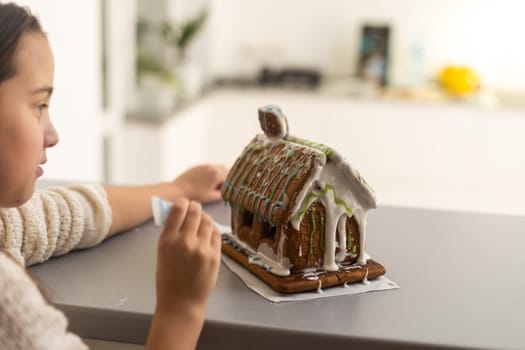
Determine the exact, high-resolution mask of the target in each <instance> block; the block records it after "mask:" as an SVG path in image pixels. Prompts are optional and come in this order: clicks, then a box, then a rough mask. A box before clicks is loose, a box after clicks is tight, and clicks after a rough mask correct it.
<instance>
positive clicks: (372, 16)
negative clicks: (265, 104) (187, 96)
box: [210, 0, 525, 92]
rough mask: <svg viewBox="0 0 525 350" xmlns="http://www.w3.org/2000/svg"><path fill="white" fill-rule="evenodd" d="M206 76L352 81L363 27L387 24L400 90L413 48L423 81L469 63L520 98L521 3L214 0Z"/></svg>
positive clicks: (524, 83)
mask: <svg viewBox="0 0 525 350" xmlns="http://www.w3.org/2000/svg"><path fill="white" fill-rule="evenodd" d="M211 4H212V9H213V11H212V18H211V21H210V26H212V29H211V32H212V33H213V48H212V51H211V57H210V60H211V63H210V64H211V70H212V74H213V75H215V76H228V75H237V76H238V75H240V74H245V75H248V76H250V75H254V74H255V73H256V69H258V68H260V64H261V63H268V64H274V65H286V64H294V65H303V66H311V67H316V68H319V69H321V70H322V71H324V72H326V73H327V74H351V73H353V72H354V69H355V67H356V62H357V52H358V47H359V29H360V26H361V25H362V24H363V23H372V24H374V23H377V24H389V25H390V26H391V28H392V30H393V32H392V45H391V48H392V52H391V53H392V59H391V65H392V66H391V68H392V75H391V78H392V81H393V83H394V84H405V83H407V80H408V78H409V76H410V74H411V69H413V66H411V63H412V59H413V58H412V57H413V56H412V54H411V50H412V49H413V47H414V45H415V44H418V45H422V46H423V48H424V60H423V66H426V69H427V72H428V75H429V76H430V75H432V74H435V73H436V72H437V71H438V70H439V69H440V68H441V67H442V66H443V65H445V64H448V63H453V64H467V65H470V66H472V67H474V68H475V69H476V70H478V71H479V72H480V73H481V76H482V77H483V78H484V82H485V83H486V85H488V86H489V87H491V88H494V89H498V90H519V91H521V92H525V79H523V77H525V65H524V64H523V62H525V46H523V45H521V44H520V42H521V41H522V40H521V38H520V35H521V33H524V32H525V22H524V21H523V20H522V15H523V13H525V4H524V3H523V2H522V1H519V0H483V1H479V0H369V1H359V0H328V1H319V0H284V1H283V0H250V1H244V0H214V1H212V3H211Z"/></svg>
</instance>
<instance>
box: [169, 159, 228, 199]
mask: <svg viewBox="0 0 525 350" xmlns="http://www.w3.org/2000/svg"><path fill="white" fill-rule="evenodd" d="M227 174H228V169H227V168H226V167H225V166H222V165H209V164H208V165H199V166H196V167H193V168H190V169H188V170H186V171H185V172H184V173H183V174H181V175H180V176H178V177H177V178H176V179H175V180H174V181H173V184H175V185H176V186H177V188H178V189H179V191H180V195H182V196H183V197H186V198H189V199H191V200H195V201H198V202H201V203H207V202H213V201H218V200H220V199H221V186H222V184H223V183H224V180H225V179H226V175H227Z"/></svg>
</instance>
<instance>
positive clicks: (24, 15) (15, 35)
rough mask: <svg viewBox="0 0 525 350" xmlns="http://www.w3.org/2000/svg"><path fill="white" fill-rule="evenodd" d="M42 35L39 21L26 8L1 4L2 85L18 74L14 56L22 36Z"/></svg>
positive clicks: (0, 49) (0, 47)
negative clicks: (32, 33) (26, 34)
mask: <svg viewBox="0 0 525 350" xmlns="http://www.w3.org/2000/svg"><path fill="white" fill-rule="evenodd" d="M27 32H37V33H42V34H44V32H43V31H42V27H41V26H40V22H39V21H38V19H37V18H36V17H35V16H34V15H33V14H31V11H29V9H28V8H26V7H21V6H19V5H17V4H13V3H8V4H3V3H2V4H0V83H2V82H3V81H5V80H8V79H9V78H12V77H13V76H14V75H15V74H16V67H15V63H14V56H15V52H16V48H17V47H18V43H19V41H20V38H21V37H22V34H24V33H27Z"/></svg>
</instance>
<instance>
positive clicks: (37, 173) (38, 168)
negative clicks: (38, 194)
mask: <svg viewBox="0 0 525 350" xmlns="http://www.w3.org/2000/svg"><path fill="white" fill-rule="evenodd" d="M42 175H44V169H43V168H42V167H41V166H37V167H36V177H40V176H42Z"/></svg>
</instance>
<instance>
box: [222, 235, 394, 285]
mask: <svg viewBox="0 0 525 350" xmlns="http://www.w3.org/2000/svg"><path fill="white" fill-rule="evenodd" d="M222 252H223V253H225V254H226V255H228V256H229V257H231V258H232V259H234V260H235V261H237V262H238V263H240V264H241V265H243V266H244V267H245V268H246V269H248V270H249V271H250V272H252V273H253V274H255V275H256V276H257V277H259V278H260V279H262V280H263V281H264V282H266V283H267V284H268V285H270V286H271V287H272V288H273V289H275V290H276V291H278V292H280V293H298V292H306V291H312V290H317V289H318V288H327V287H332V286H337V285H341V284H344V283H356V282H362V281H363V280H364V279H365V277H366V278H367V279H368V280H372V279H374V278H377V277H379V276H381V275H384V274H385V272H386V270H385V268H384V267H383V265H381V264H379V263H378V262H376V261H374V260H372V259H369V260H368V261H367V262H366V264H365V265H361V267H360V268H359V267H357V268H356V267H355V266H352V265H349V266H343V267H342V268H340V269H339V270H337V271H323V272H318V273H317V274H316V275H317V276H316V278H315V279H312V278H310V279H309V278H307V277H305V276H304V274H302V273H297V274H292V275H290V276H284V277H283V276H277V275H274V274H273V273H270V272H268V271H266V270H265V269H264V268H262V267H260V266H258V265H256V264H250V263H249V261H248V256H247V255H246V254H245V253H243V252H242V251H239V250H237V249H236V248H235V247H233V246H232V245H230V244H228V243H227V242H225V241H223V242H222Z"/></svg>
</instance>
